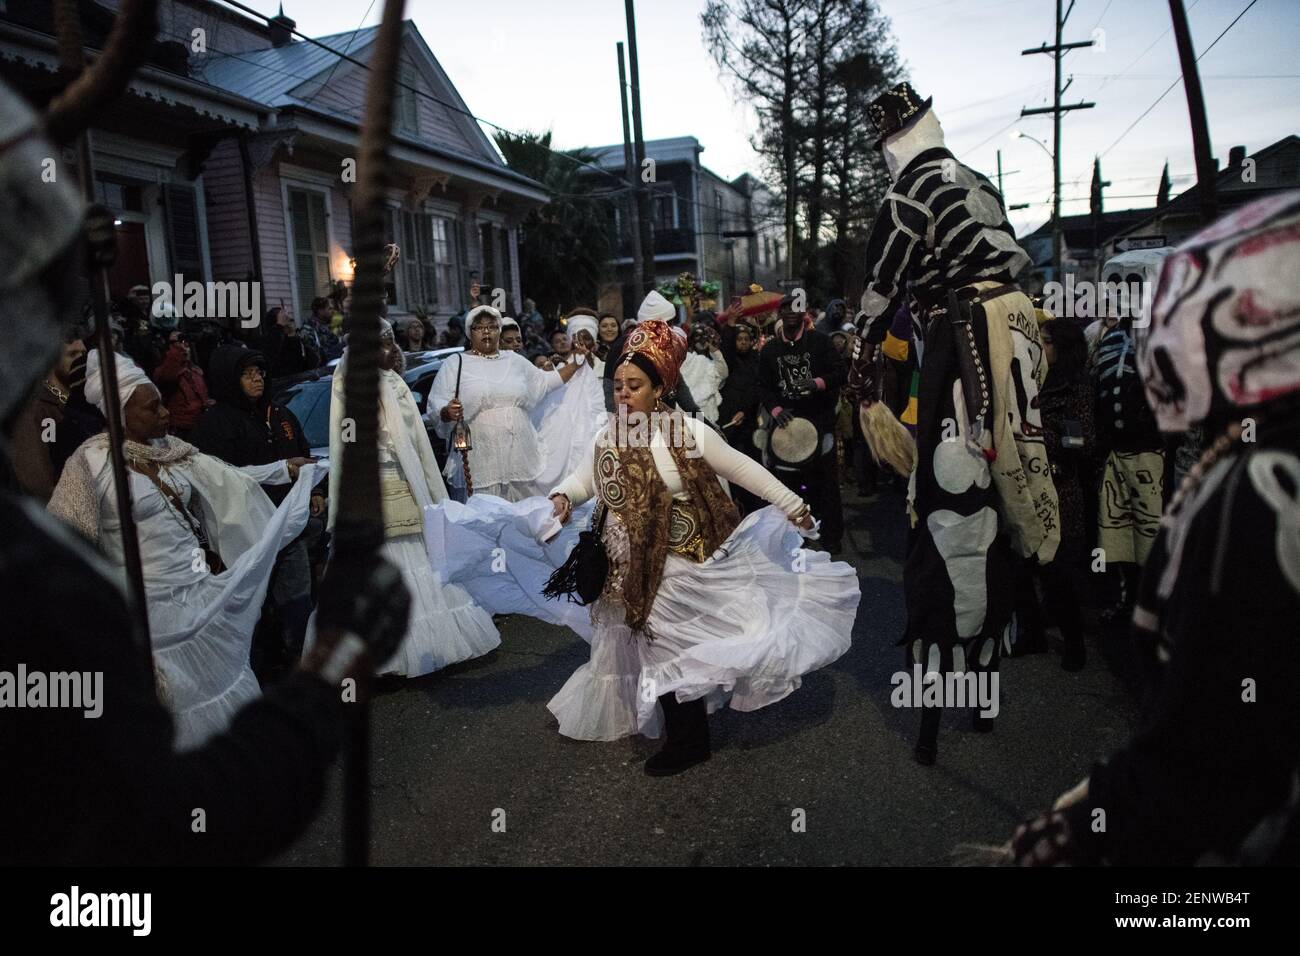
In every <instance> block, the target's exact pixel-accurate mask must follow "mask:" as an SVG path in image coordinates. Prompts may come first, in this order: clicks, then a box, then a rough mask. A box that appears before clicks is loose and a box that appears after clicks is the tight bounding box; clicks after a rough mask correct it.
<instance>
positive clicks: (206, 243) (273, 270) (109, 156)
mask: <svg viewBox="0 0 1300 956" xmlns="http://www.w3.org/2000/svg"><path fill="white" fill-rule="evenodd" d="M117 6H118V3H117V0H94V2H92V0H83V2H82V3H81V4H80V7H81V11H82V24H83V32H84V37H85V42H86V46H87V50H88V54H89V55H91V56H93V55H94V54H95V52H97V50H98V49H100V48H102V45H103V41H104V38H105V37H106V36H107V34H108V31H109V29H110V28H111V25H112V20H113V17H114V15H115V11H116V8H117ZM50 7H51V4H49V3H48V2H46V0H4V2H3V3H0V75H3V76H4V78H5V80H6V81H7V82H9V83H10V84H11V85H13V86H15V87H16V88H18V89H19V90H20V91H22V92H23V93H24V94H26V95H27V96H28V97H29V98H30V99H32V100H33V102H34V103H35V104H36V105H37V106H43V105H44V103H45V102H47V101H48V100H49V99H50V98H51V97H52V96H53V95H54V94H55V93H56V92H57V91H58V90H59V88H60V87H61V85H62V80H61V78H60V77H59V76H58V75H57V67H58V54H57V51H56V48H55V42H54V26H53V17H52V13H51V10H50ZM159 7H160V9H159V22H160V29H159V34H158V37H157V40H156V43H155V46H154V50H153V52H152V54H151V56H150V58H149V62H148V63H147V65H146V66H145V67H144V68H143V69H142V70H140V71H139V72H138V73H137V74H136V76H135V77H134V78H133V79H132V81H131V84H130V87H129V89H128V92H127V94H126V95H125V96H123V97H120V98H119V100H118V101H117V102H115V103H114V104H113V106H112V107H110V108H109V109H108V110H106V111H105V114H104V115H103V116H102V117H101V118H100V119H99V121H98V122H97V123H96V124H95V127H94V128H93V129H92V131H91V145H92V151H93V159H94V167H95V175H96V192H97V194H98V195H99V197H100V199H101V201H103V202H105V203H106V204H108V205H109V206H110V207H111V208H112V209H113V210H114V211H115V213H116V218H117V221H118V238H119V257H118V263H117V265H116V266H115V267H114V269H113V272H112V274H111V284H112V292H113V294H114V295H115V296H116V295H125V293H126V291H127V290H129V288H130V287H131V286H132V285H135V284H137V283H144V284H147V285H152V284H153V283H155V282H158V281H170V280H171V279H172V278H173V276H174V275H176V274H177V273H180V274H182V275H183V276H184V277H185V279H186V280H187V281H188V280H190V279H198V280H200V281H203V280H216V281H230V280H238V281H249V280H256V281H258V282H260V283H261V290H262V296H263V306H268V307H269V306H274V305H279V304H281V303H283V304H284V305H285V306H287V307H290V308H292V309H293V312H294V314H295V315H296V316H297V317H298V318H299V320H301V319H302V318H303V317H305V315H306V313H307V310H308V309H309V307H310V303H311V300H312V299H313V298H315V297H316V296H322V295H326V294H328V293H329V291H330V290H331V288H332V286H333V284H334V283H335V282H337V281H340V280H341V281H343V282H344V283H350V282H351V281H352V279H353V275H354V270H355V266H354V262H353V257H354V255H355V245H354V236H353V230H352V202H353V199H354V194H355V189H356V184H355V163H354V161H355V159H356V157H357V147H358V140H359V136H360V126H361V117H362V113H363V110H364V104H365V89H366V81H367V78H368V75H369V73H368V70H367V69H366V68H365V66H364V65H363V64H365V62H366V61H367V59H368V58H369V57H370V55H371V53H372V52H373V44H374V40H375V36H376V33H377V28H376V27H369V28H365V29H361V30H356V31H353V32H350V33H343V34H336V35H333V36H327V37H321V38H319V41H320V44H321V45H317V44H314V43H312V42H309V41H306V40H302V39H300V38H298V37H296V36H295V35H294V32H293V31H294V28H295V24H294V22H293V21H292V20H291V19H289V18H288V17H287V16H285V15H284V13H283V9H282V10H281V12H280V15H279V16H277V17H275V18H274V19H273V20H271V21H270V22H265V21H262V20H258V19H255V18H251V17H248V16H245V15H243V14H241V13H239V12H237V11H235V10H232V9H230V8H227V7H225V6H223V5H222V4H219V3H215V2H212V0H162V2H161V3H160V4H159ZM340 54H342V55H340ZM353 61H356V62H353ZM399 81H400V83H399V90H398V94H397V98H396V103H395V128H394V139H393V147H392V150H391V157H392V161H391V163H390V166H389V174H390V175H389V183H388V187H389V188H388V195H387V202H388V207H389V217H390V219H389V221H390V224H391V233H390V238H391V240H392V241H395V242H397V244H398V246H399V247H400V249H401V252H402V255H401V261H400V264H399V266H398V268H397V269H396V270H394V272H393V274H392V276H391V277H390V283H389V302H390V314H392V315H393V316H394V317H401V316H402V315H404V314H409V313H413V312H415V311H422V312H425V313H426V314H428V315H429V316H430V318H433V319H435V320H438V319H441V320H445V319H446V317H448V316H450V315H452V314H454V313H456V312H459V311H461V310H462V309H463V308H465V306H466V304H467V301H468V297H469V288H470V285H471V283H472V282H475V281H477V282H479V283H480V284H481V286H482V288H483V289H484V290H485V292H486V291H487V290H491V289H494V288H501V289H503V290H505V293H506V300H507V304H508V305H509V306H510V307H511V308H514V309H517V308H518V307H519V305H520V302H521V290H520V288H519V251H518V228H519V224H520V222H521V221H522V220H523V218H524V217H525V216H526V215H527V213H528V212H529V210H531V209H534V208H536V207H538V206H541V205H543V204H545V202H546V200H547V197H546V193H545V192H544V190H543V188H542V186H541V185H540V184H539V183H536V182H534V181H533V180H531V179H528V178H527V177H525V176H522V175H520V174H518V173H516V172H513V171H512V170H510V169H509V168H508V167H507V166H506V164H505V162H504V160H502V158H501V156H500V154H499V153H498V151H497V150H496V147H495V145H494V144H493V143H492V142H491V140H490V139H489V138H488V137H487V135H486V134H485V133H484V132H483V130H482V128H481V127H480V125H479V123H478V122H477V120H475V119H474V118H473V117H472V115H471V113H470V110H469V107H468V106H467V104H466V103H465V101H464V100H463V99H462V97H461V96H460V94H459V93H458V92H457V90H456V88H455V86H454V85H453V84H452V82H451V80H450V78H449V77H448V76H447V74H446V72H445V71H444V70H443V68H442V66H441V65H440V64H439V63H438V60H437V58H436V57H435V56H434V54H433V51H432V50H431V49H430V48H429V46H428V44H427V43H426V42H425V40H424V38H423V37H422V36H421V35H420V32H419V30H418V29H417V28H416V26H415V24H414V23H412V22H411V21H409V20H408V21H405V22H404V23H403V48H402V52H401V57H400V68H399ZM58 161H59V165H58V168H59V169H60V170H61V171H62V174H63V175H68V176H75V175H76V168H75V156H74V155H73V154H72V152H71V151H67V152H66V153H65V154H64V155H63V156H61V157H58ZM440 324H441V323H440Z"/></svg>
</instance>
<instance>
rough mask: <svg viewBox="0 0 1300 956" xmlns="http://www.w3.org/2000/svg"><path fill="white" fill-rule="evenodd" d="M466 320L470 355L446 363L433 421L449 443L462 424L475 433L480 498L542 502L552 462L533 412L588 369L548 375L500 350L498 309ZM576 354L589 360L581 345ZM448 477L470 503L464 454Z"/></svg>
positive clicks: (451, 457)
mask: <svg viewBox="0 0 1300 956" xmlns="http://www.w3.org/2000/svg"><path fill="white" fill-rule="evenodd" d="M466 318H467V322H468V325H469V346H470V347H469V351H467V352H462V353H461V354H460V355H455V356H450V357H448V358H447V360H446V361H445V362H444V363H443V365H442V368H441V369H440V370H439V371H438V376H437V378H435V379H434V380H433V388H432V389H431V390H430V393H429V403H428V407H429V411H428V416H429V420H430V422H431V423H432V424H433V425H434V427H435V428H436V429H437V431H438V434H439V435H441V436H442V437H443V438H445V439H450V438H451V437H452V432H453V431H454V430H455V428H456V422H458V421H461V420H462V419H463V420H464V422H465V423H466V424H467V425H468V426H469V429H470V441H471V444H472V445H473V447H472V449H471V450H470V452H469V455H468V457H469V466H470V477H471V479H472V481H473V484H474V494H476V495H478V494H486V495H496V496H497V497H499V498H505V499H506V500H507V501H520V500H522V499H524V498H530V497H532V496H534V495H540V494H542V493H544V491H545V488H544V487H542V486H540V484H539V482H540V480H541V477H542V475H543V473H544V471H545V469H546V456H545V452H544V449H543V447H542V443H541V441H540V440H539V438H538V433H537V427H536V424H535V423H534V421H533V419H532V417H531V416H530V414H529V412H530V411H531V410H533V409H534V408H536V406H537V405H538V404H539V403H540V402H541V401H542V400H543V399H544V398H545V397H546V396H547V395H548V394H550V393H551V392H552V391H553V390H555V389H557V388H559V387H560V386H561V385H563V384H564V383H566V382H568V381H569V380H570V379H572V378H573V376H574V375H576V374H577V373H578V371H579V370H580V369H582V368H584V367H585V366H584V365H582V364H577V363H570V364H567V365H562V366H560V367H559V368H558V369H556V370H555V371H552V372H544V371H542V370H541V369H539V368H537V367H536V366H535V365H532V364H531V363H530V362H529V361H528V360H527V359H525V358H524V357H523V356H522V355H520V354H519V353H517V352H508V351H502V350H501V349H500V332H501V313H500V312H498V311H497V310H496V309H494V308H492V307H491V306H486V305H484V306H479V307H478V308H476V309H474V310H473V311H472V312H470V314H469V315H468V316H467V317H466ZM573 350H574V352H575V353H579V354H582V353H585V349H583V348H582V347H581V346H578V345H576V344H575V345H574V347H573ZM458 386H459V393H458V392H457V388H458ZM458 394H459V397H458ZM443 474H444V475H445V476H446V477H447V481H448V482H449V483H450V484H451V485H452V486H453V487H454V488H456V489H457V490H458V491H460V492H462V494H461V495H460V496H461V497H464V494H463V492H465V491H466V490H467V489H466V483H465V469H464V463H463V462H462V460H461V455H460V454H459V453H458V452H454V451H453V452H451V453H449V454H448V455H447V466H446V468H445V469H444V470H443Z"/></svg>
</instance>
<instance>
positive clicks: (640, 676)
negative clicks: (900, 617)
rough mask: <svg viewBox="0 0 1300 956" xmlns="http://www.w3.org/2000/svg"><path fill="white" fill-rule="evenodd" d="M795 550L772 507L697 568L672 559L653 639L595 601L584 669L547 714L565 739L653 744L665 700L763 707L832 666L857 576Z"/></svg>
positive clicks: (798, 543) (798, 542)
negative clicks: (644, 739) (642, 738)
mask: <svg viewBox="0 0 1300 956" xmlns="http://www.w3.org/2000/svg"><path fill="white" fill-rule="evenodd" d="M607 531H608V528H607ZM802 545H803V539H802V537H801V535H800V534H799V532H798V530H797V529H796V528H795V527H794V526H793V525H791V524H790V522H789V519H787V517H786V516H785V514H783V513H782V512H781V511H779V510H778V509H776V508H773V507H767V508H763V509H761V510H760V511H757V512H754V513H752V514H750V515H749V516H748V517H746V518H745V520H744V521H742V522H741V524H740V526H739V527H737V528H736V530H735V531H734V532H732V534H731V536H730V537H729V538H728V539H727V540H726V541H725V542H724V543H723V545H722V547H721V548H719V549H718V551H717V552H716V553H715V555H714V556H713V557H711V558H709V559H708V560H707V561H704V562H703V563H701V564H696V563H695V562H693V561H689V560H687V559H685V558H682V557H679V556H678V555H675V554H669V555H668V558H667V560H666V561H665V564H664V574H663V580H662V581H661V582H660V585H659V591H658V593H657V594H656V596H655V599H654V603H653V604H652V605H651V606H650V616H649V619H648V621H647V629H648V632H649V634H650V635H653V640H650V639H647V637H645V636H633V634H632V632H631V631H630V629H629V628H628V627H627V626H626V624H624V621H623V612H624V607H623V605H622V603H621V602H619V601H617V600H609V599H605V598H602V599H601V600H600V601H598V602H597V603H596V605H595V606H594V607H593V608H592V612H593V613H592V626H593V632H594V633H593V637H592V641H591V660H590V661H588V662H587V663H586V664H584V665H583V666H582V667H580V668H578V670H577V671H575V672H574V674H573V676H572V677H570V678H569V680H568V682H567V683H566V684H565V685H564V687H563V688H561V690H560V692H559V693H558V694H556V695H555V697H554V698H553V699H552V700H551V702H550V704H549V705H548V707H549V708H550V710H551V713H553V714H554V715H555V716H556V718H557V719H558V720H559V722H560V733H562V734H564V735H565V736H566V737H573V738H576V739H578V740H615V739H617V738H619V737H625V736H628V735H630V734H636V733H640V734H644V735H646V736H648V737H657V736H658V735H659V730H660V725H661V719H662V718H661V710H660V707H659V705H658V698H659V697H660V696H662V695H664V694H676V695H677V699H678V700H680V701H689V700H695V699H697V698H701V697H703V698H707V700H708V704H709V709H710V711H713V710H717V709H718V708H720V707H722V706H724V705H726V704H728V703H729V704H730V706H731V707H732V708H733V709H735V710H741V711H750V710H758V709H759V708H760V707H766V706H767V705H769V704H774V703H776V702H777V701H779V700H782V699H783V698H785V697H787V696H789V695H790V694H791V693H793V692H794V691H795V690H796V689H797V688H798V687H799V685H800V683H801V682H802V679H803V675H805V674H808V673H811V672H812V671H815V670H817V669H818V668H821V667H825V666H826V665H827V664H830V663H831V662H833V661H835V660H836V659H837V658H839V657H840V656H841V655H842V654H844V652H845V651H847V650H848V649H849V642H850V639H851V632H852V629H853V620H854V618H855V617H856V615H857V609H858V600H859V598H860V597H861V594H860V591H859V589H858V577H857V572H856V571H854V569H853V568H852V567H851V566H850V565H848V564H845V563H844V562H841V561H832V560H831V559H830V556H829V555H827V554H826V553H824V552H814V551H807V550H804V548H803V547H802Z"/></svg>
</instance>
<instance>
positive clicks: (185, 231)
mask: <svg viewBox="0 0 1300 956" xmlns="http://www.w3.org/2000/svg"><path fill="white" fill-rule="evenodd" d="M164 195H165V198H164V201H163V206H164V209H165V210H166V214H167V249H168V254H169V255H170V256H171V264H172V272H173V273H174V274H179V275H182V276H184V277H185V281H186V282H189V281H190V280H191V279H193V280H196V281H199V282H203V281H204V280H205V279H206V278H207V277H206V276H205V275H204V274H203V242H202V239H201V238H200V237H199V209H198V203H197V196H196V194H195V191H194V187H193V186H186V185H180V184H176V183H170V184H168V185H167V187H166V192H165V194H164Z"/></svg>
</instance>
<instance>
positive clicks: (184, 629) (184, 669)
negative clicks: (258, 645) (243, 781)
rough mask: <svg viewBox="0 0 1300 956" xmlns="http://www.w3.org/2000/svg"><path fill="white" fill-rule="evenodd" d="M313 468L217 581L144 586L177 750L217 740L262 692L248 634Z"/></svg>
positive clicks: (301, 520) (212, 577) (298, 527)
mask: <svg viewBox="0 0 1300 956" xmlns="http://www.w3.org/2000/svg"><path fill="white" fill-rule="evenodd" d="M315 480H316V466H314V465H304V466H303V468H302V471H301V472H300V474H299V476H298V480H297V483H296V484H295V485H294V486H293V488H292V490H290V492H289V494H288V495H287V496H286V497H285V499H284V501H282V502H281V503H280V506H279V507H278V508H277V509H276V511H275V515H274V517H273V518H272V519H271V521H270V522H269V523H268V524H267V526H266V528H265V529H264V530H263V532H262V536H261V538H260V540H259V541H258V542H257V544H256V545H255V546H253V547H252V548H250V549H249V550H248V551H246V552H245V553H244V554H243V555H241V556H240V558H239V560H237V561H235V562H234V563H233V564H232V565H231V566H230V567H229V568H227V569H226V570H225V571H222V572H221V573H220V574H206V575H203V576H201V577H197V576H188V578H189V580H187V581H186V582H185V583H184V584H174V583H169V582H167V581H160V580H158V579H156V578H155V579H153V580H148V581H146V586H147V591H148V599H149V631H150V634H151V636H152V643H153V658H154V669H155V672H156V675H157V677H158V685H159V691H160V694H161V696H162V698H163V700H164V703H165V704H166V705H167V707H168V709H169V710H171V712H172V715H173V717H174V718H175V746H176V749H177V750H192V749H194V748H195V747H199V746H202V745H203V744H204V743H206V742H207V740H208V739H209V738H211V737H212V736H214V735H216V734H219V733H222V732H223V731H225V730H226V728H228V727H229V726H230V721H231V720H232V719H233V718H234V716H235V714H236V713H238V712H239V710H240V709H241V708H243V707H244V705H245V704H248V703H249V702H250V701H253V700H255V699H257V698H258V697H259V696H260V695H261V693H262V690H261V687H260V686H259V685H258V683H257V678H256V677H255V676H254V675H253V670H252V668H251V667H249V664H248V653H249V648H250V646H251V645H252V640H253V632H254V630H255V629H256V627H257V621H258V618H259V617H260V616H261V613H262V602H263V600H264V598H265V597H266V588H267V584H268V583H269V582H270V579H271V572H272V570H273V569H274V567H275V559H276V555H277V554H278V553H279V551H280V549H281V548H283V547H284V546H285V545H287V544H289V542H291V541H292V540H293V539H294V538H296V537H297V536H298V534H299V532H301V531H302V529H303V526H304V525H305V524H306V522H307V511H308V505H309V504H310V496H311V489H312V484H313V482H314V481H315Z"/></svg>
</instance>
